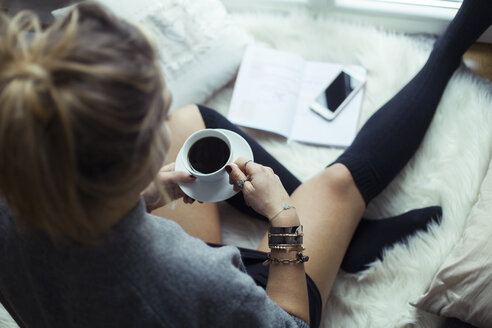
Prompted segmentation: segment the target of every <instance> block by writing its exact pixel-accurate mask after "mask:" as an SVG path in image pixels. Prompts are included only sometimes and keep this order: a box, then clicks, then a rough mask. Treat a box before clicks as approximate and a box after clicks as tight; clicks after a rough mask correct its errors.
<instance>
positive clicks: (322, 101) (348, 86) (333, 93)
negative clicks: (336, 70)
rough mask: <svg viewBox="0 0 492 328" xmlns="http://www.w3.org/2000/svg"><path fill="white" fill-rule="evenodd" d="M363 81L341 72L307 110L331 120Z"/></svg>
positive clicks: (360, 86) (346, 72)
mask: <svg viewBox="0 0 492 328" xmlns="http://www.w3.org/2000/svg"><path fill="white" fill-rule="evenodd" d="M364 82H365V81H364V80H363V79H362V78H359V77H358V76H356V75H355V74H353V73H350V72H348V71H346V70H342V71H341V72H340V74H338V76H337V77H336V78H335V79H334V80H333V81H332V82H330V84H329V85H328V86H327V87H326V88H325V89H324V90H323V91H322V92H321V93H320V94H319V95H318V96H317V97H316V98H315V99H314V101H313V102H312V103H311V104H310V105H309V108H310V109H311V110H312V111H313V112H315V113H316V114H318V115H320V116H321V117H323V118H324V119H326V120H328V121H331V120H333V119H334V118H335V117H336V116H337V115H338V114H339V113H340V112H341V111H342V109H343V108H344V107H345V106H346V105H347V103H348V102H349V101H350V99H352V98H353V97H354V96H355V95H356V94H357V92H358V91H359V90H360V89H361V88H362V86H363V85H364Z"/></svg>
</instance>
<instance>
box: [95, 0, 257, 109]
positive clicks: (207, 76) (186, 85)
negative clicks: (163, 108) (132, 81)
mask: <svg viewBox="0 0 492 328" xmlns="http://www.w3.org/2000/svg"><path fill="white" fill-rule="evenodd" d="M100 2H101V3H103V4H105V5H106V6H107V7H109V8H110V9H112V10H113V11H114V12H115V13H116V14H118V15H120V16H122V17H125V18H126V19H128V20H130V21H133V22H135V23H137V24H140V25H141V26H143V27H144V28H146V29H147V30H148V31H149V32H151V34H153V36H154V38H155V41H156V42H157V46H158V49H159V51H160V56H161V65H162V69H163V71H164V74H165V79H166V81H167V83H168V87H169V88H170V90H171V92H172V94H173V103H172V105H171V110H173V109H176V108H179V107H181V106H183V105H186V104H189V103H201V102H204V101H205V100H206V99H207V98H209V97H210V96H211V95H212V94H213V93H214V92H215V91H217V90H219V89H220V88H222V87H223V86H224V85H226V84H227V83H228V82H229V81H230V80H231V79H232V78H233V77H234V76H235V74H236V72H237V69H238V67H239V64H240V62H241V59H242V56H243V53H244V50H245V46H246V45H247V44H248V43H250V42H252V41H253V38H252V37H251V36H250V35H249V34H248V33H247V32H246V31H244V30H243V29H241V28H240V27H239V26H238V25H236V24H234V22H233V21H232V20H231V18H230V17H229V15H228V14H227V11H226V9H225V8H224V6H223V4H222V3H221V2H220V1H219V0H100Z"/></svg>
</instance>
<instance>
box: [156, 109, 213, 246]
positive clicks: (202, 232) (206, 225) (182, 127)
mask: <svg viewBox="0 0 492 328" xmlns="http://www.w3.org/2000/svg"><path fill="white" fill-rule="evenodd" d="M168 124H169V128H170V130H171V148H170V149H169V152H168V154H167V157H166V163H171V162H174V161H175V160H176V156H177V154H178V152H179V150H180V149H181V146H182V145H183V143H184V141H185V140H186V139H187V138H188V136H189V135H191V134H192V133H193V132H195V131H198V130H201V129H204V128H205V123H204V122H203V120H202V117H201V115H200V112H199V111H198V107H197V106H196V105H188V106H185V107H182V108H180V109H178V110H176V111H174V112H173V113H171V115H170V116H169V120H168ZM153 214H154V215H158V216H161V217H165V218H167V219H170V220H173V221H176V222H177V223H179V225H181V227H183V229H184V230H185V231H186V232H187V233H188V234H189V235H192V236H194V237H197V238H200V239H201V240H203V241H206V242H209V243H216V244H220V243H221V242H222V236H221V231H220V220H219V212H218V208H217V205H216V204H215V203H203V204H200V203H198V202H194V203H193V204H191V205H189V204H185V203H184V202H182V201H181V200H178V201H176V202H173V203H172V204H169V205H166V206H164V207H161V208H159V209H157V210H155V211H154V212H153Z"/></svg>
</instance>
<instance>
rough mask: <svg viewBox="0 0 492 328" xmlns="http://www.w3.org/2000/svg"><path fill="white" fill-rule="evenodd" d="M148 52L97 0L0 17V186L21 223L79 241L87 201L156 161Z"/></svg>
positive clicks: (88, 225) (160, 108)
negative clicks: (57, 10)
mask: <svg viewBox="0 0 492 328" xmlns="http://www.w3.org/2000/svg"><path fill="white" fill-rule="evenodd" d="M163 93H164V82H163V78H162V76H161V73H160V70H159V67H158V64H157V57H156V51H155V49H154V48H153V46H152V44H151V43H150V42H149V40H148V39H147V37H146V36H145V35H144V34H143V33H142V32H141V31H140V30H139V29H138V28H137V27H135V26H133V25H131V24H129V23H127V22H125V21H123V20H121V19H118V18H117V17H115V16H113V15H112V14H110V13H109V12H108V11H107V10H106V9H104V8H102V7H101V6H100V5H97V4H95V3H85V4H81V5H79V6H78V7H77V8H76V9H74V10H73V11H72V12H71V13H70V14H69V15H67V16H66V17H65V18H63V19H60V20H58V21H56V22H55V23H54V24H53V25H52V26H50V27H48V28H47V29H46V30H42V28H41V26H40V22H39V19H38V17H37V16H36V15H35V14H34V13H31V12H27V11H24V12H21V13H19V14H17V15H16V16H15V17H13V18H8V17H7V16H5V15H1V16H0V157H1V158H0V195H1V196H2V197H3V198H4V199H5V200H6V202H7V204H8V205H9V207H10V208H11V209H12V210H13V212H14V215H15V216H16V219H17V221H19V222H20V223H21V224H22V226H32V227H35V228H39V229H41V230H43V231H45V232H47V233H48V234H49V235H50V236H51V237H53V238H55V239H56V238H57V237H68V238H70V239H72V240H76V241H80V242H87V241H90V240H93V239H94V238H97V237H98V236H99V235H100V234H101V233H102V232H103V231H102V227H101V225H100V223H99V222H98V221H97V220H96V218H91V217H89V215H88V214H87V213H88V209H91V208H98V207H100V206H104V204H105V203H106V202H108V201H109V200H111V199H113V198H114V197H117V196H119V195H123V194H125V193H126V192H128V191H130V190H133V189H134V188H135V186H137V185H138V184H139V183H141V182H142V181H145V178H146V175H149V172H154V173H155V172H157V170H158V168H159V167H160V165H161V164H162V163H161V161H162V158H163V152H165V150H164V149H163V141H162V140H161V139H162V138H161V135H160V133H159V130H160V129H161V124H162V122H163V119H164V116H165V114H166V111H167V108H164V107H165V104H164V96H163Z"/></svg>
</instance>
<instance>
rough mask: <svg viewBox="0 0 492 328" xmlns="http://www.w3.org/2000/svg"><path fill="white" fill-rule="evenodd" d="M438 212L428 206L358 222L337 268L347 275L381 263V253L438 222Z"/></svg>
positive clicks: (439, 218)
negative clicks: (372, 263) (387, 216)
mask: <svg viewBox="0 0 492 328" xmlns="http://www.w3.org/2000/svg"><path fill="white" fill-rule="evenodd" d="M441 216H442V208H441V207H440V206H431V207H426V208H421V209H417V210H412V211H409V212H406V213H404V214H401V215H398V216H394V217H390V218H386V219H384V220H362V221H361V222H360V223H359V225H358V226H357V229H356V231H355V233H354V237H353V238H352V240H351V242H350V245H349V247H348V249H347V252H346V253H345V256H344V258H343V261H342V265H341V268H342V269H343V270H344V271H346V272H350V273H355V272H359V271H362V270H365V269H367V266H368V265H369V264H370V263H371V262H374V261H375V260H377V259H380V260H382V259H383V250H384V249H386V248H388V247H391V246H394V245H395V244H397V243H399V242H405V241H406V239H407V238H408V237H409V236H411V235H413V234H415V233H416V232H417V231H425V230H426V229H427V227H428V225H429V223H430V222H440V220H441Z"/></svg>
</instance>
